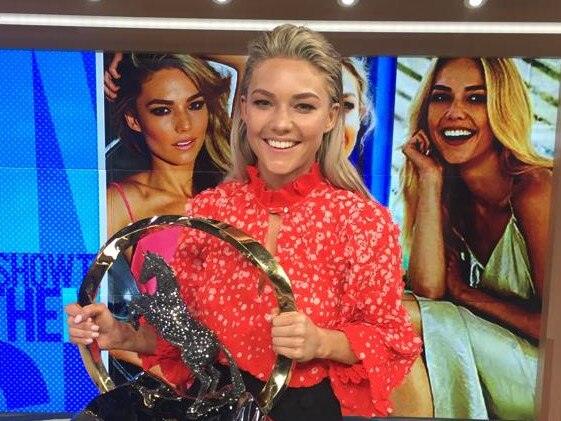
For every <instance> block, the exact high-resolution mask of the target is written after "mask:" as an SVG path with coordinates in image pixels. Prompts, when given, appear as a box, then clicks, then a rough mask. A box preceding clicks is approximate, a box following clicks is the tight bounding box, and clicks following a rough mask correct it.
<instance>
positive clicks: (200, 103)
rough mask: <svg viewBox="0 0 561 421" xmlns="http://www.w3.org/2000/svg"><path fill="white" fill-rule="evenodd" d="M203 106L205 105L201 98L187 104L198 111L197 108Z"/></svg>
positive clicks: (199, 108)
mask: <svg viewBox="0 0 561 421" xmlns="http://www.w3.org/2000/svg"><path fill="white" fill-rule="evenodd" d="M204 106H205V101H204V100H202V99H201V100H199V101H193V102H191V103H190V104H189V109H190V110H193V111H198V110H202V109H203V107H204Z"/></svg>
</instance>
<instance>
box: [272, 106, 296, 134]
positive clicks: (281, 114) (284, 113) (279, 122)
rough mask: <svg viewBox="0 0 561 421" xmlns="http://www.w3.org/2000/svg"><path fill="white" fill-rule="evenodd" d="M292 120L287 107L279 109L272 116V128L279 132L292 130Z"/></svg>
mask: <svg viewBox="0 0 561 421" xmlns="http://www.w3.org/2000/svg"><path fill="white" fill-rule="evenodd" d="M291 124H292V118H291V116H290V112H289V110H287V109H286V108H285V107H277V108H276V109H275V110H274V112H273V114H272V116H271V127H272V128H273V129H274V130H276V131H278V132H286V131H289V130H290V127H291Z"/></svg>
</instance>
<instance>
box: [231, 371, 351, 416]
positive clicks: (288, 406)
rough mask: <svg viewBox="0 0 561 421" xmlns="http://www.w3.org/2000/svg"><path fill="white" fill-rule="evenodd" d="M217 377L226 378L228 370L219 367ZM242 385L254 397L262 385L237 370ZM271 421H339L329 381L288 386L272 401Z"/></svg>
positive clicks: (336, 404) (339, 414)
mask: <svg viewBox="0 0 561 421" xmlns="http://www.w3.org/2000/svg"><path fill="white" fill-rule="evenodd" d="M220 369H221V372H222V376H221V378H229V373H228V369H227V368H226V367H221V368H220ZM240 372H241V374H242V377H243V381H244V383H245V386H246V388H247V390H248V392H250V393H251V394H252V395H253V396H257V395H258V394H259V392H260V391H261V389H262V388H263V386H264V384H265V383H264V382H262V381H260V380H258V379H256V378H255V377H253V376H252V375H251V374H249V373H248V372H246V371H243V370H240ZM269 416H270V417H271V418H272V419H273V420H274V421H316V420H317V421H320V420H321V421H341V420H342V418H343V417H342V415H341V406H340V404H339V400H338V399H337V397H336V396H335V394H334V393H333V389H331V384H330V382H329V379H327V378H326V379H323V380H322V381H321V382H320V383H318V384H316V385H314V386H309V387H289V388H287V389H286V390H285V391H284V393H283V394H282V395H281V396H280V397H279V398H278V400H277V401H276V402H275V406H273V409H272V410H271V412H270V413H269Z"/></svg>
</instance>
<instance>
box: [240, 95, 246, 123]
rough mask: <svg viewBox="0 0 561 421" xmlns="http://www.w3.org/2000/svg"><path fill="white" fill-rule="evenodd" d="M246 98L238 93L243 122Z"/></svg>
mask: <svg viewBox="0 0 561 421" xmlns="http://www.w3.org/2000/svg"><path fill="white" fill-rule="evenodd" d="M246 107H247V98H246V96H245V95H240V116H241V118H242V120H243V121H244V123H245V118H246V116H247V109H246Z"/></svg>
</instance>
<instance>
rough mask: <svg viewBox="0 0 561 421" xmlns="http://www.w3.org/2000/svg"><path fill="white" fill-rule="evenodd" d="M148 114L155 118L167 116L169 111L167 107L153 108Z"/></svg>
mask: <svg viewBox="0 0 561 421" xmlns="http://www.w3.org/2000/svg"><path fill="white" fill-rule="evenodd" d="M150 112H151V113H152V114H154V115H157V116H162V115H166V114H169V113H170V112H171V111H170V109H169V108H168V107H154V108H151V109H150Z"/></svg>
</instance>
